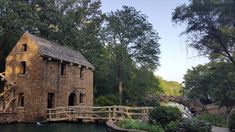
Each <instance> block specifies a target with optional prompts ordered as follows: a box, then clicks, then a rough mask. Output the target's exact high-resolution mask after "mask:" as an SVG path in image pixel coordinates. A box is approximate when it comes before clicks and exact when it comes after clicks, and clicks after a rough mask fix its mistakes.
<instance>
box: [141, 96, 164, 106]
mask: <svg viewBox="0 0 235 132" xmlns="http://www.w3.org/2000/svg"><path fill="white" fill-rule="evenodd" d="M137 105H138V106H153V107H157V106H160V103H159V97H156V96H147V97H145V98H143V99H141V100H138V102H137Z"/></svg>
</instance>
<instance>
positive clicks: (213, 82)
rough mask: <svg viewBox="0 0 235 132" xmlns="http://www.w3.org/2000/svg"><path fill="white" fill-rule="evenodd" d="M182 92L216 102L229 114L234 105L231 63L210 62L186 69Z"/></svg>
mask: <svg viewBox="0 0 235 132" xmlns="http://www.w3.org/2000/svg"><path fill="white" fill-rule="evenodd" d="M184 80H185V81H184V85H185V87H184V94H186V95H187V96H189V97H193V98H198V99H200V100H201V101H207V100H208V99H210V100H211V101H215V102H218V103H219V105H220V106H225V107H226V108H227V114H229V113H230V112H231V110H232V108H233V106H234V105H235V87H234V86H235V81H234V80H235V72H234V70H233V65H232V64H231V63H225V62H212V63H208V64H206V65H198V66H196V67H193V69H191V70H188V71H187V74H186V75H185V76H184Z"/></svg>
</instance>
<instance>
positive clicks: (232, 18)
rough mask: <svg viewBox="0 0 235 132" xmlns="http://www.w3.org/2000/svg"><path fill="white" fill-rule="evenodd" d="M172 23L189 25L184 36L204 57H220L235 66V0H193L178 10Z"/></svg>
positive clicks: (175, 11) (174, 13)
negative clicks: (186, 36)
mask: <svg viewBox="0 0 235 132" xmlns="http://www.w3.org/2000/svg"><path fill="white" fill-rule="evenodd" d="M172 20H173V22H175V23H184V24H186V25H187V27H186V30H185V32H183V34H187V35H188V36H189V40H190V41H189V43H188V44H189V46H190V47H193V48H195V49H197V50H198V51H199V52H200V53H201V54H203V55H213V54H220V55H222V56H223V57H225V58H226V60H227V61H229V62H231V63H233V65H234V66H235V58H234V51H235V48H234V47H235V37H234V36H235V1H234V0H190V1H189V4H183V5H181V6H179V7H177V8H176V9H175V10H174V12H173V16H172ZM214 57H215V56H214ZM217 57H218V56H217ZM220 57H221V56H220Z"/></svg>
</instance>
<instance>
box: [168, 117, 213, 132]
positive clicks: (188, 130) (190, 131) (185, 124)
mask: <svg viewBox="0 0 235 132" xmlns="http://www.w3.org/2000/svg"><path fill="white" fill-rule="evenodd" d="M165 131H166V132H210V131H211V125H210V124H208V123H205V122H203V121H199V120H195V119H186V118H185V119H183V120H181V121H174V122H171V123H169V124H167V125H166V127H165Z"/></svg>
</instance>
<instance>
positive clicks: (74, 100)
mask: <svg viewBox="0 0 235 132" xmlns="http://www.w3.org/2000/svg"><path fill="white" fill-rule="evenodd" d="M68 101H69V102H68V105H69V106H75V105H77V96H76V94H75V93H71V94H70V95H69V100H68Z"/></svg>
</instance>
